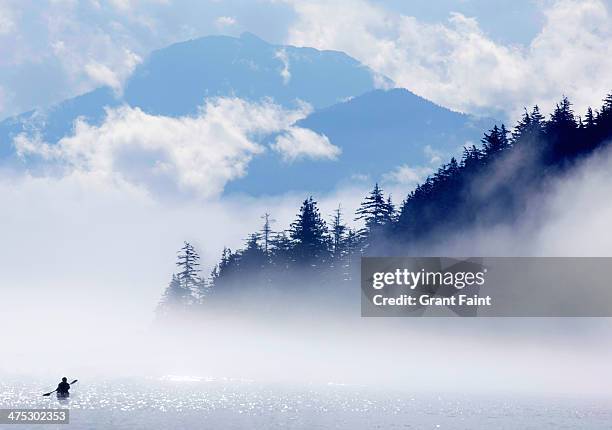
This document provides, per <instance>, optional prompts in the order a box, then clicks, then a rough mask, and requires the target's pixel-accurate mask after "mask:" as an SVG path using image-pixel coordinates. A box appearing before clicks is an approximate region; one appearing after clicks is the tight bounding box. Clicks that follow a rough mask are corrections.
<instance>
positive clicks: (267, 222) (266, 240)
mask: <svg viewBox="0 0 612 430" xmlns="http://www.w3.org/2000/svg"><path fill="white" fill-rule="evenodd" d="M262 218H263V219H264V225H263V227H262V229H261V238H262V240H263V250H264V253H265V254H266V256H270V243H271V241H272V223H273V222H274V220H273V219H271V218H270V214H269V213H267V212H266V213H265V214H264V216H263V217H262Z"/></svg>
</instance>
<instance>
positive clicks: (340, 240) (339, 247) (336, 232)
mask: <svg viewBox="0 0 612 430" xmlns="http://www.w3.org/2000/svg"><path fill="white" fill-rule="evenodd" d="M346 230H347V226H346V224H344V222H343V221H342V208H341V207H340V205H338V209H336V210H335V211H334V216H333V218H332V225H331V236H332V258H333V259H334V261H339V260H340V259H341V258H342V256H343V254H344V237H345V235H346Z"/></svg>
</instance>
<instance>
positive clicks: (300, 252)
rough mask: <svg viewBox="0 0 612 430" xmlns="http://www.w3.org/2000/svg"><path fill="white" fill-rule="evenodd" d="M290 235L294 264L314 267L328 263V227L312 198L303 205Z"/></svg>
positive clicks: (292, 225)
mask: <svg viewBox="0 0 612 430" xmlns="http://www.w3.org/2000/svg"><path fill="white" fill-rule="evenodd" d="M290 235H291V239H292V241H293V243H294V246H293V249H292V253H293V256H294V258H293V261H294V262H296V263H298V264H304V265H311V266H313V265H317V264H320V263H323V262H325V261H327V258H328V242H329V241H328V237H327V226H326V224H325V221H324V220H323V219H322V218H321V214H320V213H319V208H318V207H317V203H316V202H315V201H314V200H313V199H312V197H309V198H308V199H306V200H304V202H303V203H302V207H301V208H300V212H299V213H298V215H297V218H296V220H295V221H294V222H293V223H292V224H291V228H290Z"/></svg>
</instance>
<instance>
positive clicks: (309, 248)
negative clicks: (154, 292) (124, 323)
mask: <svg viewBox="0 0 612 430" xmlns="http://www.w3.org/2000/svg"><path fill="white" fill-rule="evenodd" d="M610 137H612V95H609V96H607V97H606V98H605V99H604V103H603V106H602V107H601V108H600V109H599V110H597V111H594V110H592V109H590V108H589V109H588V111H587V112H586V114H585V116H584V117H580V116H576V115H575V114H574V112H573V111H572V106H571V103H570V101H569V100H568V99H567V98H563V100H562V101H561V102H560V103H558V104H557V105H556V107H555V109H554V110H553V113H552V114H551V115H550V117H549V118H548V119H546V118H545V117H544V116H543V115H542V114H541V113H540V110H539V108H538V107H537V106H536V107H534V108H533V109H531V110H530V111H528V110H525V113H524V114H523V116H522V118H521V119H520V121H519V122H518V124H516V126H515V127H514V128H513V129H512V130H508V129H507V128H506V126H505V125H503V124H501V125H500V126H495V127H493V128H492V129H491V130H489V131H487V132H486V133H484V136H483V138H482V145H481V146H480V147H477V146H475V145H473V146H470V147H466V148H464V150H463V156H462V157H461V160H457V159H455V158H452V159H451V160H450V161H449V162H448V163H446V164H444V165H442V166H441V167H440V168H439V169H438V171H437V172H436V173H435V174H434V175H432V176H430V177H429V178H427V180H426V181H425V182H424V183H422V184H420V185H418V186H417V187H416V188H415V189H414V190H411V191H409V192H408V194H407V196H406V198H405V199H404V200H403V201H402V202H401V203H400V204H399V205H397V206H396V205H395V204H394V202H393V201H391V199H390V198H389V197H386V196H385V194H384V192H383V190H382V189H381V187H380V186H379V185H378V184H376V185H374V188H373V189H372V191H371V192H370V194H369V195H367V196H366V197H365V199H364V200H363V202H362V204H361V206H360V207H359V209H358V210H357V212H356V214H354V219H355V220H358V221H360V222H361V224H362V227H361V228H360V229H358V230H356V229H353V228H351V227H349V226H348V225H347V224H346V223H345V219H346V218H345V217H346V216H347V215H345V214H343V213H342V210H341V207H340V206H339V207H338V209H337V211H336V212H335V216H334V217H333V219H332V220H330V222H326V221H325V220H324V219H323V217H322V216H321V214H320V211H319V209H318V207H317V203H316V201H315V200H314V198H313V197H307V198H306V199H305V200H304V201H303V203H302V205H301V207H300V208H299V210H298V212H297V215H296V218H295V220H294V221H293V222H292V223H291V225H290V226H288V228H287V229H286V230H282V231H272V228H271V225H270V216H269V215H268V214H266V215H265V217H264V222H263V226H262V229H261V231H258V232H254V233H253V234H251V235H250V236H249V238H248V239H247V241H246V246H245V247H244V248H243V249H239V250H235V251H232V250H230V249H225V250H224V251H223V254H222V256H221V260H220V262H219V263H218V265H217V266H216V267H215V268H214V270H213V271H212V273H211V275H210V277H201V275H200V271H199V270H198V268H199V266H198V264H199V263H198V259H199V257H198V254H197V252H196V250H195V249H194V248H193V247H192V246H191V245H190V244H188V243H186V244H185V247H184V248H183V249H182V250H181V251H180V252H179V258H178V263H177V264H178V267H179V272H178V273H177V274H176V275H173V277H172V281H171V283H170V285H169V287H168V289H167V290H166V293H165V295H164V297H163V299H162V301H161V303H160V307H159V311H160V313H161V314H167V313H168V312H171V311H172V310H176V309H185V308H187V307H190V308H192V309H197V308H199V307H206V306H209V305H213V304H214V303H215V302H222V301H223V300H225V299H226V298H230V297H240V296H243V295H246V294H248V295H251V294H255V295H256V296H261V295H262V294H263V295H264V296H265V295H266V294H274V293H278V292H283V293H289V294H297V293H300V292H301V291H296V290H293V291H292V288H294V287H295V288H303V287H297V286H298V285H302V286H303V285H304V284H307V285H315V286H316V288H317V289H319V291H325V292H327V293H331V294H333V292H334V291H339V289H340V288H342V285H352V284H353V282H352V281H353V280H354V279H357V278H358V270H359V258H360V256H362V255H389V254H393V253H395V254H401V253H402V252H403V251H405V250H408V249H410V247H411V246H412V245H413V244H415V243H417V242H418V241H422V240H424V239H426V238H427V239H428V240H435V238H436V237H439V235H442V234H447V233H452V232H453V231H457V229H464V228H470V227H474V226H478V227H480V228H486V227H487V226H493V225H495V224H499V223H507V222H512V221H513V220H516V219H518V218H519V217H520V216H521V214H522V212H523V211H524V209H525V206H526V203H527V199H528V198H529V196H530V195H533V193H535V192H537V191H538V190H540V189H541V187H542V186H543V184H545V181H546V180H548V179H551V178H554V177H556V176H558V175H559V174H561V173H563V172H565V171H567V170H568V169H570V168H572V167H573V166H575V165H576V164H578V163H579V162H580V160H581V159H583V158H584V157H586V156H588V155H591V154H593V153H594V152H595V151H596V150H598V149H600V148H603V147H604V146H606V145H607V142H608V139H609V138H610ZM299 280H301V281H299Z"/></svg>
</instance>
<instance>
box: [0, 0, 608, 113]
mask: <svg viewBox="0 0 612 430" xmlns="http://www.w3.org/2000/svg"><path fill="white" fill-rule="evenodd" d="M609 9H610V2H609V0H606V1H604V0H557V1H555V0H525V1H519V2H517V1H510V0H499V1H495V2H493V1H486V0H454V1H453V0H438V1H435V2H432V1H428V0H412V1H410V2H406V1H400V0H369V1H367V0H354V1H349V0H333V1H321V0H307V1H297V0H258V1H253V2H244V1H233V0H209V1H202V2H191V1H185V0H110V1H101V0H82V1H74V0H48V1H45V2H42V1H33V0H30V1H17V0H0V118H4V117H6V116H8V115H11V114H15V113H18V112H22V111H25V110H28V109H31V108H35V107H42V106H47V105H49V104H51V103H53V102H56V101H59V100H62V99H64V98H66V97H70V96H74V95H77V94H80V93H83V92H85V91H87V90H90V89H92V88H94V87H96V86H99V85H104V84H107V85H111V86H114V87H116V89H117V90H118V91H120V89H121V85H122V83H123V82H124V81H125V79H127V78H128V77H129V75H130V73H131V72H132V71H133V69H134V67H136V66H137V64H138V63H139V62H140V61H142V59H143V58H145V57H146V56H147V55H148V54H149V53H150V52H151V51H152V50H154V49H157V48H160V47H163V46H166V45H168V44H170V43H173V42H177V41H181V40H185V39H189V38H194V37H199V36H205V35H209V34H230V35H238V34H240V33H241V32H243V31H251V32H253V33H255V34H258V35H259V36H261V37H262V38H264V39H266V40H268V41H270V42H274V43H292V44H297V45H311V46H314V47H317V48H321V49H337V50H343V51H345V52H347V53H348V54H349V55H352V56H354V57H356V58H357V59H359V60H360V61H362V62H365V63H366V64H368V65H369V66H370V67H373V68H374V69H376V70H377V71H379V72H381V73H384V74H387V75H390V77H391V78H393V79H394V80H395V81H396V82H397V83H398V85H399V86H403V87H407V88H409V89H411V90H413V91H415V92H416V93H418V94H419V95H423V96H425V97H427V98H429V99H432V100H434V101H436V102H438V103H440V104H443V105H446V106H449V107H452V108H454V109H457V110H462V111H470V112H474V113H488V114H491V113H499V112H504V113H507V114H508V115H513V114H516V112H518V111H520V109H521V108H522V106H523V105H529V104H532V103H534V102H538V103H541V104H544V105H546V104H550V103H552V101H554V100H556V99H558V98H559V97H560V95H561V94H564V93H565V94H569V95H570V96H572V97H573V98H574V100H575V101H576V103H577V106H578V107H579V108H580V109H582V108H583V107H584V106H586V105H587V104H595V103H597V102H598V101H599V99H600V98H601V97H602V96H603V95H604V93H605V92H606V91H604V88H609V87H612V85H610V84H609V83H608V82H605V81H606V80H607V76H608V72H607V70H609V69H610V67H609V66H610V64H609V63H608V61H610V60H608V58H609V57H610V55H609V54H610V53H609V52H608V51H607V50H608V49H610V48H607V46H610V45H612V43H610V42H611V41H612V37H611V36H610V34H611V31H612V30H611V29H612V25H611V22H612V21H611V19H610V12H609ZM602 51H603V52H602ZM555 63H558V64H555ZM536 73H538V74H540V76H536V75H535V74H536ZM586 74H588V75H589V77H590V80H591V81H592V82H589V83H583V82H580V80H581V77H582V76H584V75H586ZM537 80H540V81H541V82H536V81H537ZM530 81H534V82H530ZM451 93H452V94H451Z"/></svg>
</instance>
